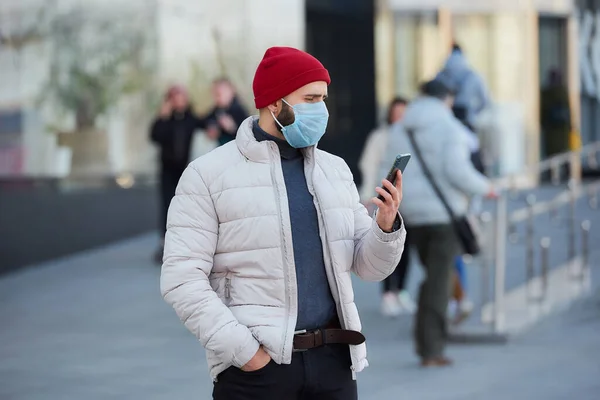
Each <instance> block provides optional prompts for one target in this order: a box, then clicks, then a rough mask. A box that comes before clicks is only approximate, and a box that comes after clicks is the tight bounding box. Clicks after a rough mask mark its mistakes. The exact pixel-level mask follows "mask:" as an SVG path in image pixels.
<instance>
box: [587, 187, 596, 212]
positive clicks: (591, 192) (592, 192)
mask: <svg viewBox="0 0 600 400" xmlns="http://www.w3.org/2000/svg"><path fill="white" fill-rule="evenodd" d="M588 197H589V199H588V204H589V206H590V208H591V209H592V210H597V209H598V187H597V186H596V185H589V188H588Z"/></svg>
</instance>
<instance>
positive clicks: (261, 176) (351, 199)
mask: <svg viewBox="0 0 600 400" xmlns="http://www.w3.org/2000/svg"><path fill="white" fill-rule="evenodd" d="M252 123H253V117H251V118H248V119H247V120H246V121H244V122H243V124H242V125H241V127H240V129H239V130H238V134H237V138H236V140H235V141H232V142H230V143H227V144H226V145H224V146H222V147H219V148H217V149H215V150H213V151H212V152H210V153H208V154H206V155H205V156H203V157H200V158H198V159H197V160H195V161H193V162H192V163H191V164H190V165H189V166H188V168H187V169H186V170H185V172H184V173H183V176H182V177H181V180H180V181H179V185H178V187H177V192H176V195H175V197H174V198H173V200H172V202H171V206H170V209H169V217H168V222H167V235H166V239H165V253H164V264H163V267H162V276H161V292H162V295H163V296H164V298H165V300H166V301H167V302H168V303H169V304H171V305H172V306H173V308H174V309H175V311H176V312H177V314H178V316H179V318H180V319H181V320H182V321H183V323H184V324H185V326H186V327H187V328H188V329H189V330H190V331H191V332H192V333H193V334H194V335H196V337H197V338H198V340H200V342H201V343H202V345H203V346H204V347H205V348H206V354H207V359H208V364H209V368H210V374H211V377H212V378H213V380H216V378H217V375H218V374H219V373H220V372H222V371H223V370H225V369H226V368H228V367H229V366H231V365H234V366H236V367H241V366H243V365H244V364H246V363H247V362H248V361H249V360H250V359H251V358H252V357H253V356H254V354H255V353H256V351H257V350H258V347H259V344H262V345H263V347H264V348H265V350H266V351H267V352H268V353H269V355H270V356H271V357H272V358H273V360H274V361H275V362H276V363H278V364H282V363H283V364H289V363H290V362H291V359H292V340H293V336H294V329H295V325H296V317H297V304H298V302H297V288H296V273H295V267H294V255H293V248H292V232H291V227H290V216H289V211H288V202H287V195H286V189H285V183H284V179H283V173H282V169H281V158H280V155H279V149H278V147H277V145H276V144H275V143H274V142H270V141H264V142H258V141H256V139H255V138H254V135H253V133H252ZM303 152H304V158H305V173H306V180H307V184H308V187H309V190H310V191H311V193H313V196H314V197H315V206H316V208H317V213H318V217H319V227H320V230H321V239H322V241H323V249H324V255H325V265H326V268H327V276H328V278H329V284H330V287H331V291H332V294H333V298H334V300H335V302H336V304H337V310H338V315H339V317H340V320H341V324H342V326H343V327H344V328H346V329H351V330H356V331H360V330H361V324H360V320H359V317H358V310H357V308H356V305H355V304H354V292H353V290H352V282H351V279H350V278H351V277H350V273H351V271H353V272H354V273H356V274H357V275H358V276H360V277H361V278H363V279H365V280H370V281H378V280H382V279H384V278H385V277H386V276H388V275H389V274H390V273H391V271H392V270H393V269H394V267H395V266H396V264H397V263H398V261H399V260H400V257H401V255H402V250H403V248H404V240H405V236H406V232H405V230H404V227H402V229H400V230H398V231H396V232H393V233H385V232H383V231H382V230H381V229H379V227H378V226H377V224H376V223H375V221H374V220H373V219H372V218H371V217H369V215H368V214H367V211H366V209H365V208H364V207H363V206H362V205H361V204H360V202H359V198H358V192H357V190H356V186H355V185H354V182H353V180H352V174H351V172H350V169H349V168H348V166H347V165H346V163H345V162H344V161H343V160H342V159H341V158H339V157H336V156H333V155H331V154H328V153H326V152H323V151H321V150H316V149H315V148H307V149H305V150H304V151H303ZM351 357H352V370H353V371H354V372H358V371H360V370H362V369H363V368H364V367H366V366H367V365H368V363H367V360H366V347H365V345H364V344H362V345H360V346H351Z"/></svg>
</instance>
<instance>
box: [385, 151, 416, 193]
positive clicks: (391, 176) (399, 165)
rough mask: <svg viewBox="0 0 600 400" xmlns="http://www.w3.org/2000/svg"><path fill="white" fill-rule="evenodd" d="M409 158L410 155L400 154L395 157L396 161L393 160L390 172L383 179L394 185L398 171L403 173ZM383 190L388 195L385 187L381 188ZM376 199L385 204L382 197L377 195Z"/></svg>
mask: <svg viewBox="0 0 600 400" xmlns="http://www.w3.org/2000/svg"><path fill="white" fill-rule="evenodd" d="M410 157H411V155H410V154H400V155H398V156H396V159H395V160H394V163H393V164H392V167H391V168H390V172H388V174H387V176H386V177H385V179H386V180H388V181H389V182H391V184H392V185H394V184H396V176H397V173H398V170H399V171H400V172H404V170H405V169H406V166H407V165H408V161H409V160H410ZM383 189H384V190H385V191H386V192H388V193H389V192H390V191H389V190H388V189H387V188H386V187H385V186H384V187H383ZM377 198H378V199H379V200H381V201H383V202H385V199H384V198H383V196H382V195H378V196H377Z"/></svg>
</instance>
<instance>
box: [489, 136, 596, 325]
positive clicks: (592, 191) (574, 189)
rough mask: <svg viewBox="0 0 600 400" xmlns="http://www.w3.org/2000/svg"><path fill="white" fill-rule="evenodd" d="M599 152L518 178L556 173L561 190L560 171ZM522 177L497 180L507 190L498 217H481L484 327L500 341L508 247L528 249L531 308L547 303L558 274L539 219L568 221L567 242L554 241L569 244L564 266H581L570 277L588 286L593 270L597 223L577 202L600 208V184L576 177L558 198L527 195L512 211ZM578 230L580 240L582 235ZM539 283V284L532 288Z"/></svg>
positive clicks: (553, 162) (576, 154)
mask: <svg viewBox="0 0 600 400" xmlns="http://www.w3.org/2000/svg"><path fill="white" fill-rule="evenodd" d="M598 153H600V142H597V143H592V144H590V145H587V146H584V147H583V148H581V149H579V150H577V151H572V152H568V153H564V154H560V155H557V156H554V157H552V158H550V159H547V160H544V161H542V162H540V163H539V164H536V165H533V166H529V167H528V168H527V169H526V170H525V171H524V172H523V173H521V174H518V175H526V174H531V173H543V172H545V171H551V173H552V183H553V184H554V185H557V186H558V185H559V184H560V182H561V179H560V169H561V167H562V166H563V165H565V164H571V163H574V160H575V159H580V158H581V157H586V158H588V162H589V160H591V159H592V158H593V159H594V160H596V157H597V155H598ZM592 166H593V164H592ZM518 175H513V176H508V177H505V178H503V179H500V180H498V181H496V182H500V184H499V185H498V187H499V188H500V189H502V190H501V193H500V196H499V198H498V199H497V201H496V203H495V209H494V211H493V212H485V213H483V214H482V215H481V223H482V231H483V232H484V252H483V254H482V255H481V257H480V263H481V267H482V268H481V280H482V284H481V296H480V297H481V299H482V313H481V314H482V315H481V322H482V323H483V324H484V325H487V326H488V327H489V328H488V330H487V332H489V333H492V334H493V335H495V336H498V335H503V334H505V333H507V332H506V320H507V315H506V310H505V306H506V303H505V300H506V295H507V290H506V289H507V285H506V276H507V274H506V272H507V270H506V268H507V250H508V245H509V243H510V244H512V245H514V244H516V243H517V242H519V243H522V244H524V251H525V258H524V259H525V265H524V266H523V267H524V278H525V282H526V285H527V286H526V291H527V295H526V299H527V300H526V304H523V306H524V307H530V306H531V305H533V304H540V303H544V302H546V301H547V300H548V292H549V289H550V285H551V280H550V279H549V276H550V274H551V273H552V271H553V269H552V268H551V266H550V263H551V261H552V260H551V258H550V249H551V246H552V245H553V241H552V238H551V237H550V236H549V234H548V233H547V232H541V234H540V232H539V229H537V226H536V218H540V216H543V215H546V214H547V215H549V218H550V220H551V221H553V224H554V226H556V225H557V224H558V223H565V222H566V225H563V226H564V227H565V228H566V229H565V232H564V234H565V240H564V241H563V240H561V241H560V242H554V245H563V243H566V245H567V252H566V253H567V255H566V258H567V260H566V264H564V265H571V264H576V265H578V269H577V270H575V271H574V272H573V273H571V277H572V278H573V281H575V282H576V283H577V282H579V283H581V284H584V281H585V280H586V277H589V271H590V265H589V262H590V260H589V252H590V232H591V229H592V223H591V221H590V220H589V219H585V218H584V219H583V220H579V219H578V217H577V213H576V211H577V205H578V204H579V203H578V201H579V200H581V199H582V198H583V197H586V196H587V200H588V201H587V206H588V207H589V209H592V210H598V209H599V201H598V197H599V196H600V180H597V181H594V182H582V181H579V180H577V179H573V178H571V179H570V180H569V182H568V185H567V187H566V188H565V189H564V190H561V191H559V192H558V193H556V194H554V195H553V197H551V198H550V199H548V200H544V201H539V200H538V199H537V198H536V196H535V195H533V194H531V193H529V194H528V195H526V196H524V200H525V205H524V206H523V207H521V208H518V209H516V210H509V200H513V201H514V200H516V199H517V198H518V196H516V195H519V194H521V192H522V191H521V190H519V189H518V188H517V187H516V186H515V185H514V183H515V181H516V180H517V179H519V176H518ZM515 194H516V195H515ZM513 204H514V202H513ZM563 208H567V209H568V212H567V213H566V217H564V219H563V221H561V220H560V219H559V213H560V210H561V209H563ZM563 214H564V213H563ZM518 224H521V225H524V227H523V228H524V229H523V230H522V233H519V232H518V230H517V225H518ZM578 230H579V232H580V233H579V235H577V232H578ZM536 231H537V232H536ZM536 234H537V237H536ZM521 236H522V237H521ZM540 236H541V237H540ZM577 236H579V238H580V243H579V244H578V243H577ZM537 239H539V240H537ZM536 255H538V257H537V259H539V262H538V263H539V264H538V265H539V267H538V268H536ZM534 282H535V283H537V285H531V284H532V283H534ZM533 286H535V288H534V287H533ZM533 289H537V290H533ZM484 305H487V306H488V313H487V314H486V315H484V312H483V306H484Z"/></svg>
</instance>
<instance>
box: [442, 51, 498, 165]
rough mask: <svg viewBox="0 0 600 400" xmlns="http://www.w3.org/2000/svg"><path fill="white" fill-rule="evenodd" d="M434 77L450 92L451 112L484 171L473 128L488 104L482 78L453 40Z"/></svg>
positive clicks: (475, 163) (477, 140)
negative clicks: (444, 60) (461, 126)
mask: <svg viewBox="0 0 600 400" xmlns="http://www.w3.org/2000/svg"><path fill="white" fill-rule="evenodd" d="M436 79H437V80H439V81H441V82H442V83H444V84H445V85H446V86H447V87H448V88H449V89H450V90H452V91H453V92H454V96H455V97H454V105H453V106H452V112H453V113H454V116H455V117H456V118H457V119H458V120H459V121H460V122H462V123H463V125H464V126H465V127H466V128H467V129H468V131H465V133H467V134H468V135H467V138H468V143H469V149H470V151H471V161H472V162H473V164H474V165H475V168H476V169H477V170H478V171H479V172H481V173H484V171H485V166H484V162H483V157H482V153H481V146H480V141H479V137H478V136H477V133H476V130H475V126H476V124H477V117H478V116H479V115H480V114H481V112H482V111H483V110H485V109H486V108H487V107H489V106H490V104H491V100H490V96H489V92H488V89H487V86H486V85H485V82H484V80H483V78H482V77H481V76H480V75H479V74H478V73H477V72H475V70H473V68H471V66H470V65H469V63H468V61H467V59H466V57H465V55H464V53H463V51H462V49H461V47H460V46H459V45H458V44H456V43H455V44H454V45H453V46H452V52H451V53H450V56H449V57H448V59H447V60H446V63H445V64H444V67H443V69H442V70H441V71H440V73H439V74H438V75H437V77H436Z"/></svg>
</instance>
